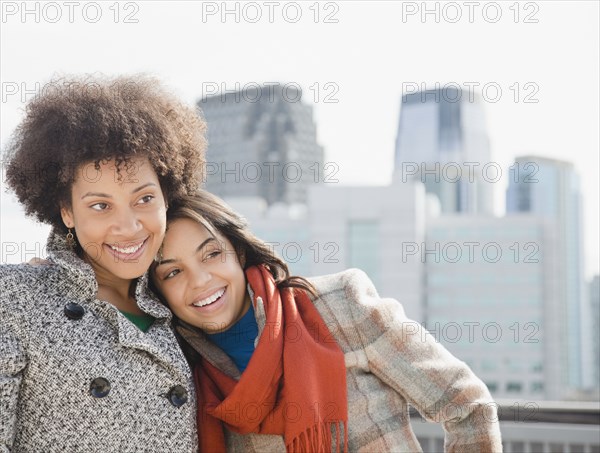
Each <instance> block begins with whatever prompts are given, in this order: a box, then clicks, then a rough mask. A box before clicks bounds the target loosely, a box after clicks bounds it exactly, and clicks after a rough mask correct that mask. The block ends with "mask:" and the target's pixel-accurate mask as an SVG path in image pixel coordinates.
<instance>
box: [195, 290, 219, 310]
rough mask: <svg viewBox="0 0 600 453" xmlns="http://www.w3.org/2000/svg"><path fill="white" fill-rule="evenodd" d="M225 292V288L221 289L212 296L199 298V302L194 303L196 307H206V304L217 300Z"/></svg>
mask: <svg viewBox="0 0 600 453" xmlns="http://www.w3.org/2000/svg"><path fill="white" fill-rule="evenodd" d="M224 293H225V289H220V290H219V291H217V292H216V293H214V294H213V295H212V296H208V297H207V298H206V299H202V300H199V301H198V302H194V303H193V304H192V305H193V306H194V307H204V306H206V305H209V304H212V303H213V302H214V301H215V300H217V299H218V298H219V297H221V296H222V295H223V294H224Z"/></svg>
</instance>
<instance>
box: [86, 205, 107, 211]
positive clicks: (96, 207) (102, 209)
mask: <svg viewBox="0 0 600 453" xmlns="http://www.w3.org/2000/svg"><path fill="white" fill-rule="evenodd" d="M90 208H92V209H93V210H94V211H104V210H105V209H106V208H108V204H106V203H94V204H93V205H91V206H90Z"/></svg>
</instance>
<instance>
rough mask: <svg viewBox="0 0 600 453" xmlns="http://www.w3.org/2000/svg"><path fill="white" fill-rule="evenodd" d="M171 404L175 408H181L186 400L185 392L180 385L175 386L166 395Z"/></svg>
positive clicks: (186, 394)
mask: <svg viewBox="0 0 600 453" xmlns="http://www.w3.org/2000/svg"><path fill="white" fill-rule="evenodd" d="M167 397H168V398H169V401H171V404H172V405H173V406H175V407H181V406H183V405H184V404H185V403H186V402H187V400H188V393H187V390H186V389H184V388H183V387H182V386H181V385H176V386H175V387H173V388H172V389H171V390H169V394H168V395H167Z"/></svg>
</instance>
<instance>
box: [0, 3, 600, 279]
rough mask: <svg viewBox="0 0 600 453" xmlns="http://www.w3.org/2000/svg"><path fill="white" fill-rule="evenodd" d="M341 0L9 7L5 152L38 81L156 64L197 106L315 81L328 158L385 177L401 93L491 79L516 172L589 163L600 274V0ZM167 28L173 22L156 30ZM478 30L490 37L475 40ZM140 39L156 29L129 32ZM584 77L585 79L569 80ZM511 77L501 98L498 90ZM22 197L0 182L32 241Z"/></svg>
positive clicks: (496, 153) (16, 226)
mask: <svg viewBox="0 0 600 453" xmlns="http://www.w3.org/2000/svg"><path fill="white" fill-rule="evenodd" d="M5 3H13V2H5ZM213 3H215V2H204V3H203V4H213ZM329 3H330V4H333V5H337V10H335V8H334V7H332V6H328V7H327V8H326V6H325V3H321V4H320V5H319V8H318V11H317V10H315V8H313V9H312V10H310V9H309V6H310V5H308V4H307V5H306V6H303V8H304V9H303V11H302V12H303V16H302V17H303V19H302V20H300V21H298V22H296V23H292V22H291V21H290V17H291V16H289V15H288V16H286V17H283V16H281V15H275V16H274V19H273V23H270V22H268V20H267V19H266V16H264V17H263V20H261V21H258V22H256V23H252V22H249V19H251V17H250V13H251V11H250V10H246V11H245V12H244V11H243V8H242V9H241V10H240V15H239V17H238V19H240V20H239V21H238V22H236V21H235V20H234V19H236V18H235V17H233V16H231V15H230V16H227V17H225V21H223V20H222V17H221V16H220V15H219V14H208V13H209V12H207V11H202V5H201V4H200V3H198V4H194V3H182V4H181V7H180V8H170V7H169V5H168V4H166V3H162V2H139V3H136V5H138V11H137V12H135V14H134V16H135V17H134V18H135V19H137V20H138V22H137V23H129V22H125V17H127V14H129V16H131V14H133V13H132V12H129V11H124V10H121V11H120V13H121V15H120V16H119V18H118V19H119V20H118V21H116V22H115V21H114V20H113V19H115V18H116V16H114V15H115V13H116V12H115V11H114V10H109V9H108V5H107V6H106V8H105V9H104V10H103V11H102V13H103V16H102V19H101V20H99V21H97V22H95V23H91V22H90V21H86V20H82V19H81V17H82V16H81V14H80V13H81V11H79V12H78V14H79V15H77V14H75V15H74V20H73V22H72V23H70V22H69V21H68V15H67V14H66V10H65V14H64V15H63V18H62V19H61V20H60V21H58V22H54V23H52V22H49V21H48V20H44V19H52V17H50V15H51V11H49V10H48V11H45V12H44V11H43V10H40V13H39V17H38V18H37V19H40V20H39V21H38V22H35V20H34V19H36V17H34V16H32V15H30V16H28V17H26V19H27V20H25V21H22V20H21V19H22V18H21V17H20V15H19V13H17V14H14V15H8V14H5V15H4V16H3V19H5V20H3V22H2V24H1V26H2V30H1V34H2V36H1V37H2V40H1V50H2V52H1V53H2V57H1V60H2V61H1V63H2V64H1V70H0V71H1V72H0V77H1V79H2V84H3V85H2V91H3V93H2V94H3V101H5V102H3V103H2V106H1V109H2V112H1V127H0V131H1V137H0V143H1V145H2V148H3V149H4V147H5V146H6V141H7V140H8V138H9V135H10V134H11V133H12V132H13V130H14V128H15V127H16V125H17V124H18V122H19V120H20V118H22V109H23V107H24V105H25V104H24V102H22V101H23V100H25V101H26V100H27V99H29V98H31V96H33V94H32V91H35V87H36V83H37V84H40V85H43V84H44V83H46V82H47V81H48V80H49V79H50V77H51V76H52V74H55V73H59V74H60V73H82V72H94V71H100V72H104V73H107V74H118V73H133V72H140V71H142V72H149V73H152V74H155V75H156V76H157V77H159V78H160V79H162V80H163V81H164V82H165V84H166V85H167V86H169V87H171V88H173V90H174V91H175V92H176V93H178V94H179V95H180V96H181V97H182V98H183V99H184V100H185V101H186V102H188V103H190V104H194V103H196V102H197V101H198V100H199V99H200V98H201V97H202V96H203V95H205V94H207V93H214V92H215V90H221V89H222V88H224V89H226V90H232V89H234V88H235V87H236V84H238V85H239V86H242V87H244V86H252V84H262V83H266V82H270V81H271V82H275V81H279V82H281V83H291V84H294V85H298V86H300V87H302V89H303V99H305V100H306V102H310V103H312V105H314V108H315V110H314V112H315V122H316V124H317V134H318V143H319V144H320V145H322V146H323V148H324V150H325V160H326V161H328V162H335V163H336V164H337V165H338V166H339V169H340V170H339V172H338V173H337V175H336V179H337V180H338V181H339V182H338V183H336V185H340V186H341V185H355V184H360V185H374V184H375V185H385V184H388V183H389V182H390V181H391V177H392V167H393V165H392V162H393V154H394V143H395V139H396V129H397V124H398V118H399V115H400V112H399V108H398V107H399V105H400V102H401V96H402V94H403V93H404V92H407V91H411V90H413V91H414V90H415V89H420V88H421V87H422V86H424V87H427V88H433V87H435V85H436V84H439V85H440V86H444V85H448V86H459V87H461V88H462V95H463V96H468V95H469V94H470V93H471V92H472V90H475V89H477V90H481V89H484V88H485V89H486V91H485V93H486V96H487V97H486V98H485V99H484V108H485V111H486V116H487V123H488V127H489V132H490V143H491V152H492V160H493V161H494V162H497V163H498V164H499V165H500V166H501V167H502V168H503V169H506V168H508V167H509V166H510V165H511V163H512V162H514V159H515V158H516V157H517V156H519V155H525V154H527V155H529V154H533V155H540V156H547V157H551V158H557V159H562V160H568V161H571V162H573V163H574V165H575V169H576V170H577V171H578V172H579V173H580V174H581V178H582V193H583V196H584V200H583V202H584V209H583V210H584V215H585V218H584V224H585V233H584V244H585V248H586V254H587V256H586V267H585V275H586V278H588V279H589V278H590V277H591V275H593V274H596V273H598V271H599V269H598V248H599V240H598V205H599V204H600V203H599V200H598V192H599V190H598V180H599V179H600V178H599V177H598V123H599V118H598V83H597V82H598V63H597V57H593V58H590V57H589V56H590V55H593V56H596V55H598V38H597V34H598V5H597V4H596V3H595V2H571V3H568V2H536V3H535V5H537V8H538V11H537V12H535V11H533V10H532V9H529V10H525V7H524V4H521V7H520V9H519V11H518V12H519V13H520V15H519V17H517V16H516V13H517V11H515V10H514V8H513V10H510V9H509V6H510V5H508V4H506V5H505V6H502V8H504V9H503V10H502V19H501V20H499V21H497V22H491V20H490V17H489V14H488V16H483V15H482V14H481V11H476V13H475V14H474V16H473V21H472V22H469V19H468V14H467V10H466V9H464V11H463V18H462V19H461V20H460V21H458V22H455V23H452V22H450V20H451V19H452V18H451V17H450V12H451V11H450V10H449V9H447V8H446V9H444V5H445V3H443V2H442V3H438V2H435V4H436V5H441V6H439V9H440V13H439V15H438V16H439V17H437V18H436V17H434V16H432V15H429V16H426V17H425V20H423V18H422V17H421V15H420V14H408V13H409V11H407V10H404V11H403V10H402V8H403V6H402V5H400V3H403V4H405V5H406V4H412V3H415V2H397V4H394V3H393V2H373V3H372V5H374V6H372V7H367V6H366V3H365V2H337V3H335V2H329ZM433 3H434V2H432V4H433ZM529 3H532V2H529ZM17 6H18V4H17ZM217 6H218V4H217ZM463 7H464V8H466V7H465V6H464V5H463ZM132 11H133V10H132ZM490 11H491V10H490ZM317 12H319V13H320V16H319V18H318V19H319V20H318V23H315V22H314V20H313V19H314V18H316V17H314V15H315V14H316V13H317ZM4 13H8V12H7V11H4ZM289 13H290V14H291V9H290V11H289ZM490 14H491V12H490ZM113 16H114V17H113ZM15 17H16V18H17V20H14V18H15ZM327 17H329V19H337V23H331V22H328V21H326V18H327ZM130 18H131V17H130ZM526 18H529V19H528V20H526ZM88 19H89V17H88ZM435 19H440V20H439V21H438V22H436V20H435ZM515 19H517V20H515ZM532 19H535V20H537V22H532ZM157 28H159V29H161V30H163V31H164V32H165V33H164V34H160V36H157V35H158V34H156V33H155V30H156V29H157ZM557 29H561V30H563V31H564V32H565V33H560V34H558V33H556V30H557ZM357 30H362V31H363V32H362V33H357ZM332 33H333V34H334V35H335V36H337V37H338V39H336V40H335V41H334V42H331V41H330V39H329V38H328V37H330V36H331V34H332ZM474 34H477V35H478V36H480V37H481V38H480V39H478V40H473V38H472V37H473V36H474ZM75 35H76V36H78V39H77V40H73V39H72V38H73V36H75ZM164 35H166V36H168V38H165V37H164ZM532 35H535V36H536V40H533V41H532V40H531V39H530V37H531V36H532ZM559 35H560V36H559ZM137 36H140V37H142V38H143V39H140V40H139V41H135V40H134V41H132V40H131V38H134V37H137ZM273 36H280V37H282V38H284V39H273ZM441 39H443V42H444V47H443V48H440V46H439V43H440V40H441ZM203 43H210V44H209V45H203ZM214 43H218V45H215V44H214ZM324 43H329V44H324ZM444 48H445V49H447V51H446V52H443V51H440V49H442V50H443V49H444ZM74 55H76V56H77V58H74ZM534 55H535V57H536V58H532V57H533V56H534ZM232 56H235V58H231V57H232ZM559 63H560V64H559ZM557 65H558V66H557ZM573 74H576V75H577V79H576V80H573ZM573 83H576V84H577V86H578V87H581V89H580V90H579V91H574V90H572V89H571V88H572V87H573ZM498 86H499V87H500V88H501V90H502V96H501V98H500V99H499V100H498V101H497V102H492V101H493V100H494V88H495V87H498ZM14 89H16V90H17V92H16V93H15V92H14V91H13V90H14ZM23 98H24V99H23ZM334 101H337V102H334ZM529 101H538V102H529ZM506 186H507V182H506V177H505V178H504V180H503V181H501V182H499V183H498V184H495V187H494V191H495V200H496V205H498V206H499V207H500V208H499V209H500V210H501V209H502V208H501V206H503V197H504V192H505V189H506ZM10 198H11V196H10V195H9V196H7V195H6V194H5V193H4V192H3V193H2V199H1V205H2V217H3V221H2V225H0V230H1V232H2V240H3V241H5V240H13V239H15V238H16V239H17V240H20V239H22V238H23V235H25V234H26V233H27V232H28V231H32V230H35V229H36V227H35V226H32V225H31V221H19V222H18V223H14V222H12V219H13V218H17V217H18V215H15V216H11V217H10V221H8V218H6V220H5V215H8V214H9V213H10V212H12V211H13V210H14V209H15V208H14V207H13V206H11V207H9V206H7V205H8V204H9V202H8V200H9V199H10ZM501 213H502V211H500V212H497V214H501ZM7 222H8V224H7ZM39 237H42V235H41V234H39ZM5 238H6V239H5Z"/></svg>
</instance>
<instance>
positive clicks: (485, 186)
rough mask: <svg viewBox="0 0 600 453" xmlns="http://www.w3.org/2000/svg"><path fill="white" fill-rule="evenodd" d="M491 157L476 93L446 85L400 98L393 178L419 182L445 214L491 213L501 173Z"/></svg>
mask: <svg viewBox="0 0 600 453" xmlns="http://www.w3.org/2000/svg"><path fill="white" fill-rule="evenodd" d="M490 159H491V155H490V145H489V138H488V134H487V129H486V125H485V112H484V109H483V103H482V101H481V97H480V95H479V94H477V93H470V94H466V93H463V92H462V90H460V89H456V88H453V87H447V88H443V89H439V88H438V89H432V90H424V91H419V92H414V93H409V94H404V95H403V96H402V102H401V107H400V120H399V124H398V133H397V136H396V150H395V162H394V176H393V178H394V180H401V181H403V182H406V181H407V180H408V179H411V178H412V179H418V180H420V181H421V182H422V183H424V184H425V187H426V191H427V193H432V194H435V195H436V196H437V197H438V198H439V201H440V204H441V209H442V212H443V213H447V214H451V213H471V214H492V213H493V185H494V183H495V182H497V180H498V178H499V176H500V175H499V173H498V170H499V167H498V165H497V164H496V163H494V162H491V161H490ZM500 171H501V170H500Z"/></svg>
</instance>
